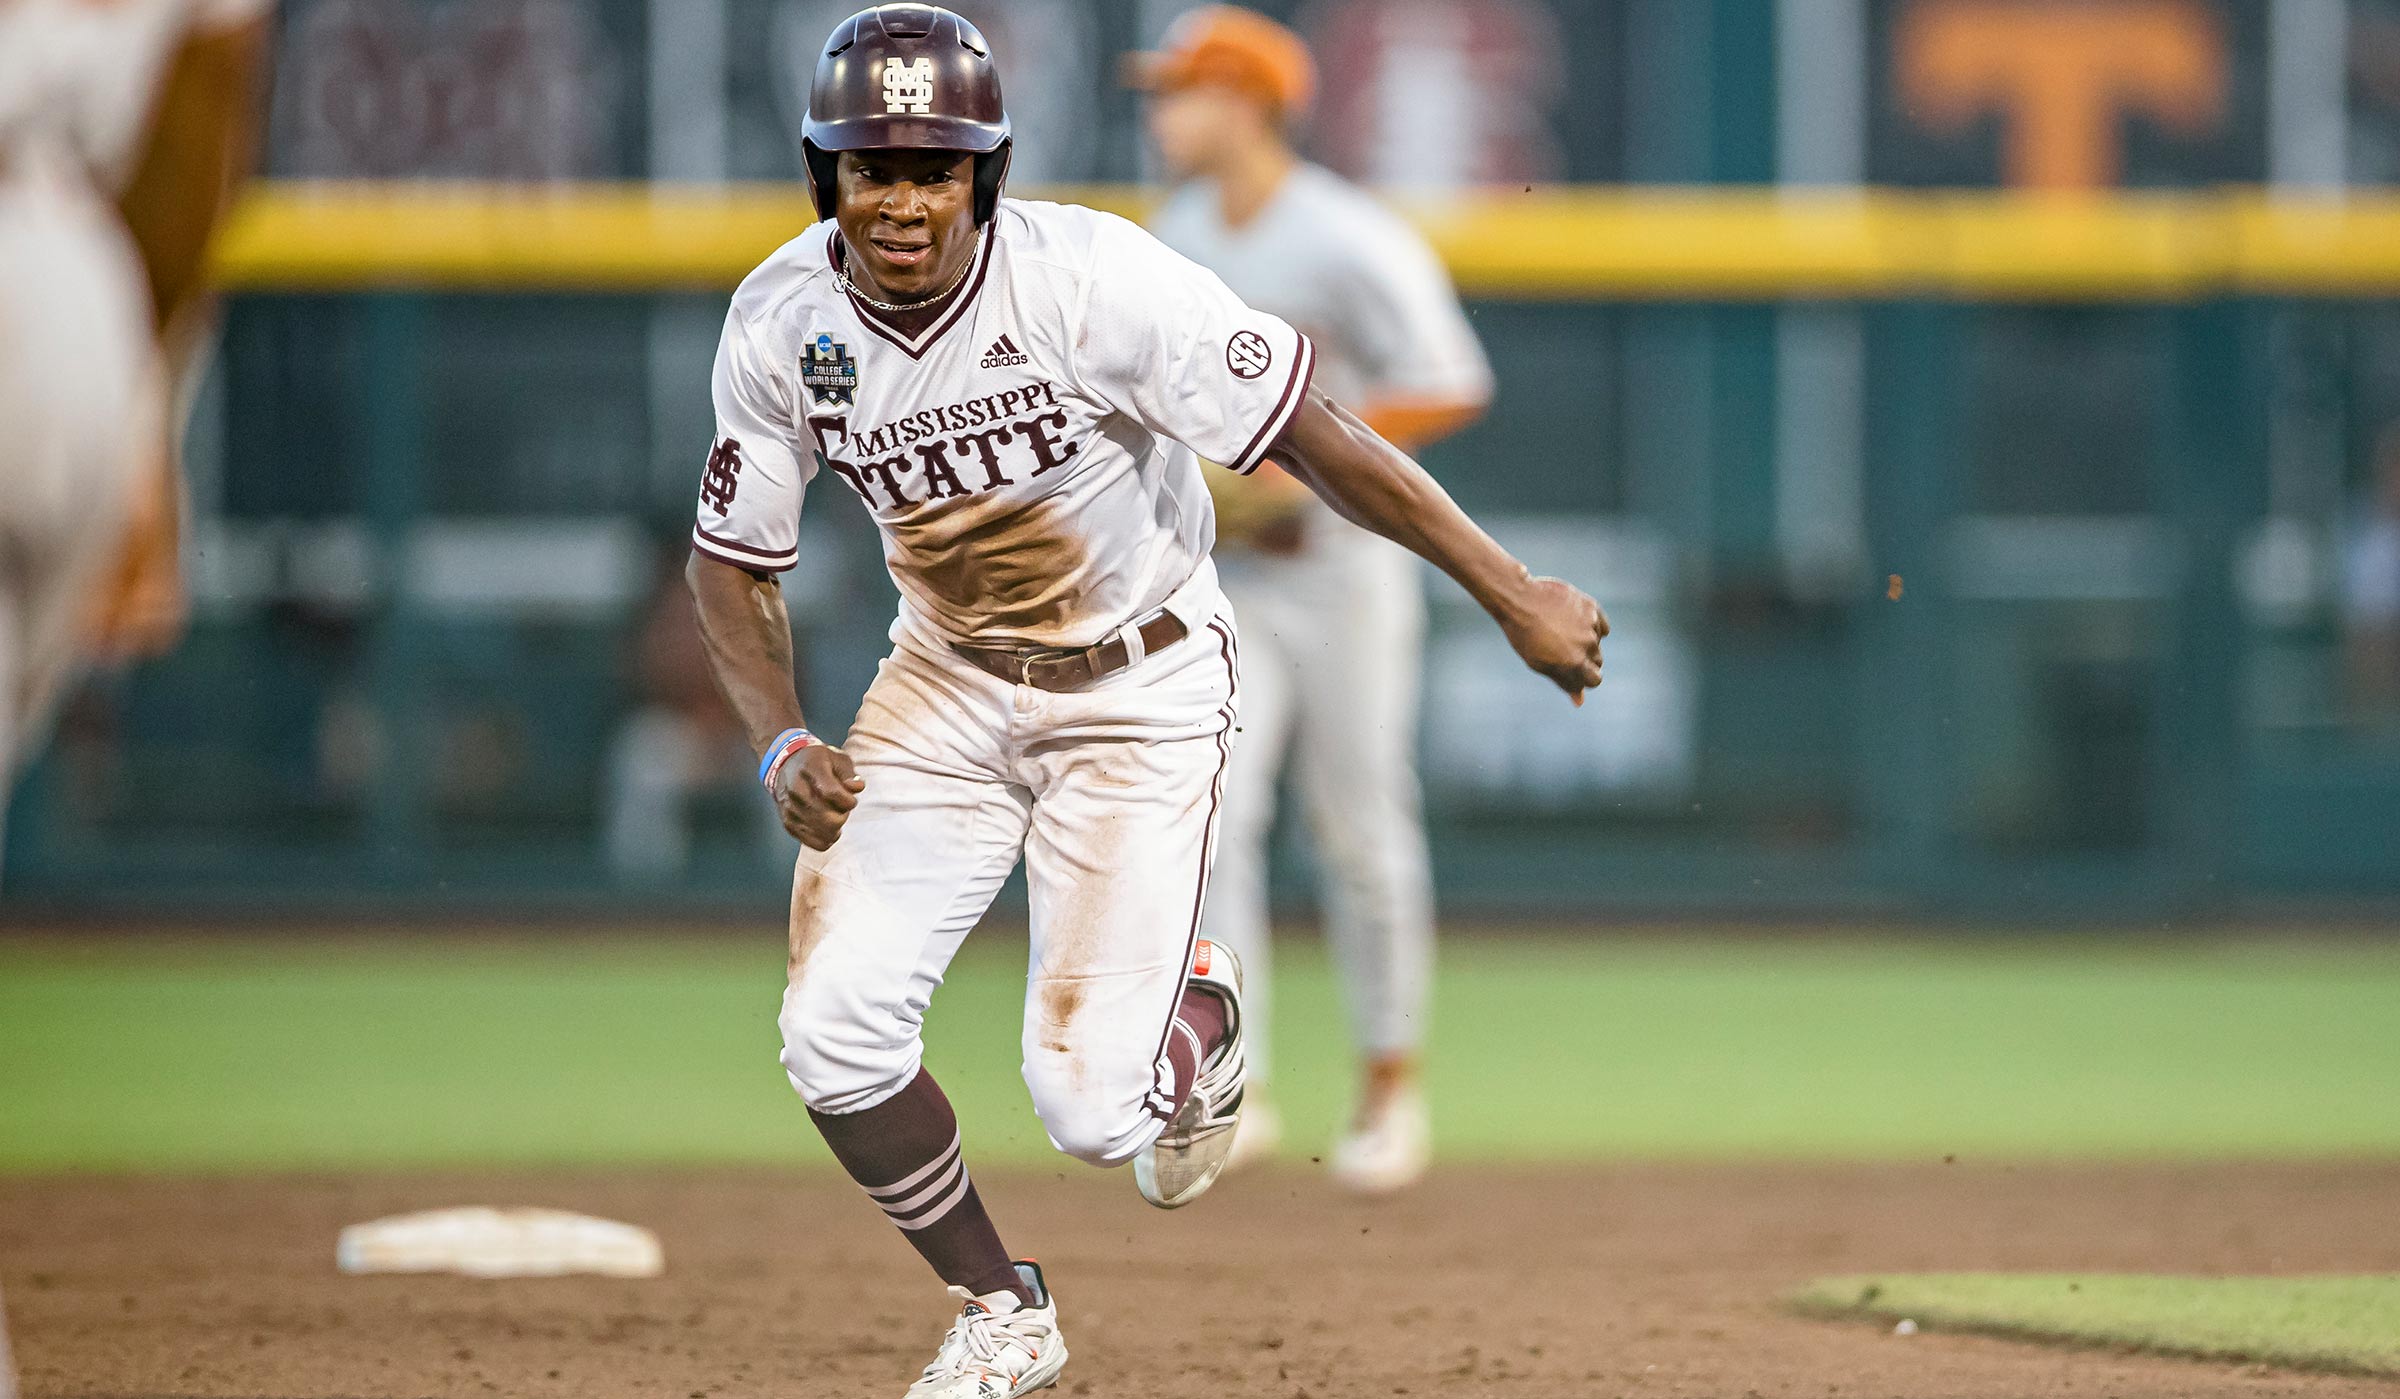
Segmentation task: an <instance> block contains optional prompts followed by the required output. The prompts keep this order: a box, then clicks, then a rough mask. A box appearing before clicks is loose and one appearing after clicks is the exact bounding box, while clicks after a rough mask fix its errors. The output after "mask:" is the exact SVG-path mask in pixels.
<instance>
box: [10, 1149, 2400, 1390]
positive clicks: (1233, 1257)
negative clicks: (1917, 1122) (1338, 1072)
mask: <svg viewBox="0 0 2400 1399" xmlns="http://www.w3.org/2000/svg"><path fill="white" fill-rule="evenodd" d="M983 1186H984V1191H985V1195H986V1198H987V1199H988V1200H989V1201H990V1202H991V1205H992V1209H993V1212H994V1214H995V1215H996V1216H997V1217H998V1218H999V1221H1000V1224H1001V1227H1002V1229H1003V1231H1004V1232H1005V1234H1006V1235H1007V1237H1008V1238H1009V1240H1010V1242H1011V1244H1012V1246H1014V1247H1016V1248H1018V1249H1021V1250H1024V1251H1027V1252H1030V1253H1032V1254H1034V1255H1036V1256H1038V1257H1039V1258H1041V1259H1042V1261H1043V1263H1044V1265H1045V1267H1046V1268H1047V1269H1048V1270H1049V1272H1050V1275H1051V1278H1052V1281H1053V1283H1054V1284H1055V1286H1056V1288H1057V1291H1058V1295H1059V1300H1060V1307H1061V1320H1062V1322H1063V1325H1064V1328H1065V1332H1066V1336H1067V1340H1068V1343H1069V1345H1070V1346H1071V1347H1072V1348H1073V1350H1074V1357H1075V1358H1074V1359H1073V1361H1071V1362H1070V1363H1069V1365H1068V1367H1067V1371H1066V1375H1065V1378H1064V1379H1063V1381H1062V1382H1061V1384H1060V1386H1059V1389H1058V1390H1057V1391H1056V1392H1057V1393H1059V1394H1061V1395H1068V1396H1079V1395H1095V1396H1129V1399H1131V1397H1136V1396H1138V1397H1139V1399H1153V1397H1155V1399H1179V1397H1180V1396H1195V1397H1197V1396H1206V1397H1207V1399H1223V1396H1235V1395H1240V1396H1249V1395H1258V1396H1271V1399H1363V1396H1378V1397H1379V1399H1380V1396H1386V1395H1416V1396H1426V1395H1437V1394H1438V1395H1494V1396H1509V1397H1510V1399H1514V1396H1526V1399H1533V1396H1562V1399H1563V1397H1564V1396H1586V1395H1590V1396H1611V1395H1625V1396H1636V1397H1637V1399H1640V1397H1642V1396H1670V1395H1689V1396H1703V1395H1705V1396H1725V1397H1726V1399H1745V1397H1746V1396H1761V1397H1764V1396H1781V1395H1795V1396H1812V1397H1813V1396H1828V1397H1829V1399H1868V1397H1870V1396H1886V1395H1890V1396H1911V1399H1934V1397H1936V1396H1958V1399H1986V1397H1987V1396H1989V1397H1990V1399H2000V1396H2009V1397H2010V1399H2016V1397H2018V1396H2028V1395H2090V1396H2095V1399H2102V1397H2105V1396H2114V1397H2115V1399H2133V1396H2148V1395H2243V1396H2268V1395H2284V1394H2296V1395H2308V1396H2324V1399H2335V1396H2351V1395H2358V1396H2366V1395H2380V1396H2391V1395H2394V1394H2400V1378H2395V1379H2373V1378H2358V1377H2339V1376H2327V1375H2309V1374H2300V1373H2295V1372H2291V1371H2284V1370H2270V1369H2266V1368H2263V1367H2257V1366H2239V1365H2225V1364H2216V1363H2208V1362H2199V1361H2187V1360H2177V1359H2170V1358H2164V1357H2156V1356H2144V1355H2131V1354H2120V1353H2114V1352H2106V1351H2092V1350H2082V1351H2075V1350H2054V1349H2046V1348H2043V1347H2039V1346H2033V1345H2026V1344H2019V1343H2014V1342H2008V1341H2000V1340H1991V1339H1984V1338H1979V1337H1972V1336H1950V1335H1940V1334H1933V1333H1926V1334H1920V1335H1916V1336H1912V1337H1898V1336H1893V1335H1891V1334H1889V1333H1888V1332H1886V1331H1884V1330H1883V1329H1881V1328H1879V1327H1870V1326H1865V1325H1850V1324H1841V1323H1828V1322H1821V1321H1810V1320H1803V1319H1800V1318H1798V1317H1794V1316H1791V1315H1789V1314H1787V1313H1785V1312H1784V1311H1783V1310H1782V1309H1781V1308H1780V1306H1779V1304H1778V1301H1777V1299H1778V1297H1779V1296H1780V1295H1781V1294H1782V1293H1783V1292H1784V1291H1786V1290H1787V1289H1789V1288H1791V1287H1793V1286H1795V1285H1797V1284H1799V1283H1801V1282H1803V1281H1805V1280H1806V1279H1808V1278H1810V1277H1813V1276H1816V1275H1819V1274H1824V1273H1835V1272H1872V1271H1901V1270H1916V1269H1950V1270H1955V1269H1983V1268H2002V1269H2028V1270H2032V1269H2040V1270H2049V1271H2064V1270H2110V1271H2113V1270H2126V1271H2169V1272H2196V1273H2218V1272H2255V1273H2299V1272H2394V1271H2400V1209H2396V1208H2395V1207H2394V1201H2395V1200H2400V1164H2385V1165H2355V1166H2322V1167H2319V1166H2296V1165H2295V1166H2240V1167H2234V1166H2226V1167H2205V1166H2195V1167H2173V1168H2097V1167H2094V1168H2059V1167H2032V1166H2027V1167H2020V1168H2014V1169H2011V1168H2007V1167H2001V1166H1979V1165H1974V1164H1965V1165H1926V1166H1908V1167H1884V1168H1818V1167H1808V1168H1795V1167H1763V1166H1762V1167H1669V1166H1644V1167H1613V1168H1605V1169H1564V1168H1543V1169H1531V1168H1527V1169H1489V1168H1481V1169H1466V1168H1455V1169H1451V1170H1448V1171H1445V1172H1442V1173H1439V1174H1437V1176H1436V1177H1435V1179H1434V1180H1433V1181H1432V1182H1431V1183H1430V1184H1429V1185H1428V1186H1427V1187H1426V1188H1424V1189H1423V1190H1421V1191H1419V1192H1417V1193H1415V1194H1413V1195H1410V1196H1407V1197H1404V1198H1402V1199H1400V1200H1397V1201H1392V1202H1386V1203H1381V1204H1365V1203H1360V1202H1356V1201H1351V1200H1347V1199H1344V1198H1342V1197H1341V1196H1339V1195H1336V1194H1335V1193H1333V1192H1332V1190H1331V1189H1330V1188H1329V1187H1327V1186H1326V1185H1325V1184H1324V1183H1323V1181H1322V1180H1321V1178H1320V1177H1319V1176H1318V1175H1317V1174H1316V1173H1314V1172H1311V1171H1309V1170H1307V1169H1306V1168H1304V1167H1297V1166H1295V1167H1290V1168H1285V1169H1281V1170H1277V1171H1269V1172H1263V1173H1258V1174H1253V1175H1247V1176H1236V1177H1232V1178H1229V1179H1228V1180H1226V1181H1225V1182H1224V1183H1223V1184H1221V1185H1220V1186H1219V1188H1218V1191H1217V1193H1215V1194H1214V1195H1212V1196H1211V1197H1210V1198H1209V1199H1208V1200H1206V1201H1204V1202H1202V1203H1201V1204H1199V1205H1197V1206H1195V1207H1193V1208H1192V1209H1189V1210H1186V1211H1182V1212H1180V1213H1177V1214H1171V1215H1162V1214H1160V1213H1158V1212H1156V1211H1153V1210H1151V1209H1149V1208H1148V1207H1146V1206H1144V1205H1143V1204H1141V1203H1140V1201H1139V1200H1138V1199H1137V1198H1136V1197H1135V1195H1134V1191H1133V1186H1132V1182H1131V1181H1130V1180H1129V1179H1127V1178H1126V1177H1125V1176H1124V1175H1123V1174H1122V1173H1114V1174H1109V1175H1100V1174H1098V1173H1094V1172H1091V1171H1088V1170H1085V1169H1083V1168H1081V1167H1075V1168H1072V1169H1067V1168H1062V1169H1061V1170H1059V1171H1056V1172H1038V1173H1024V1172H1018V1173H1014V1174H1002V1173H993V1174H992V1175H991V1176H990V1177H989V1178H987V1179H985V1180H984V1182H983ZM465 1203H481V1204H541V1205H552V1206H560V1207H565V1208H571V1209H580V1210H586V1211H589V1212H592V1213H595V1214H602V1215H607V1216H610V1217H614V1218H620V1219H627V1220H632V1221H635V1222H638V1223H642V1224H646V1225H649V1226H651V1227H653V1228H655V1229H657V1230H658V1231H659V1233H660V1235H661V1237H662V1238H663V1239H664V1241H665V1244H666V1249H667V1261H668V1274H667V1276H666V1277H664V1278H662V1279H658V1280H654V1281H644V1282H620V1281H597V1280H588V1279H578V1280H548V1281H534V1282H472V1281H466V1280H462V1279H455V1278H392V1277H380V1278H346V1277H342V1276H340V1275H338V1274H337V1273H336V1272H335V1271H334V1268H333V1243H334V1236H335V1233H336V1231H337V1230H338V1229H339V1228H340V1227H341V1226H342V1225H344V1224H346V1223H351V1222H354V1221H356V1220H360V1219H366V1218H370V1217H373V1216H376V1215H381V1214H387V1213H392V1212H396V1211H400V1210H407V1209H416V1208H423V1207H427V1206H433V1205H443V1204H465ZM0 1287H5V1291H6V1297H7V1300H8V1305H9V1311H10V1313H11V1318H12V1321H13V1323H14V1328H15V1330H16V1332H17V1342H18V1347H19V1358H20V1362H21V1364H22V1365H23V1367H24V1370H25V1380H26V1390H27V1394H28V1395H29V1396H34V1397H37V1399H48V1397H49V1396H78V1399H99V1397H100V1396H108V1397H109V1399H133V1397H134V1396H140V1399H164V1396H194V1397H197V1396H209V1399H230V1397H231V1396H243V1397H244V1399H334V1397H335V1396H341V1397H342V1399H366V1397H367V1396H374V1397H375V1399H415V1396H427V1395H441V1396H457V1395H464V1396H477V1395H525V1396H545V1397H547V1396H558V1397H559V1399H567V1396H574V1397H575V1399H613V1396H627V1399H631V1396H643V1399H656V1397H657V1396H666V1397H667V1399H683V1396H693V1399H703V1397H704V1399H751V1396H758V1399H765V1397H766V1396H776V1397H777V1399H783V1397H784V1396H808V1399H816V1397H817V1396H833V1397H837V1399H846V1396H852V1395H857V1396H868V1397H869V1399H894V1397H895V1396H897V1395H898V1394H899V1393H900V1391H901V1390H902V1389H903V1388H905V1387H906V1385H907V1382H908V1381H909V1380H910V1379H911V1378H913V1377H914V1376H915V1373H916V1371H917V1369H918V1367H919V1366H920V1365H922V1364H923V1363H924V1361H925V1360H926V1359H927V1358H928V1357H929V1356H930V1355H931V1354H932V1350H933V1347H934V1344H935V1342H936V1341H937V1340H938V1339H939V1337H940V1334H941V1331H942V1328H943V1326H944V1325H945V1324H946V1323H947V1319H948V1316H949V1314H950V1312H951V1310H952V1303H951V1302H950V1299H948V1298H947V1297H945V1296H944V1295H943V1294H942V1292H941V1290H940V1288H939V1287H938V1285H937V1284H935V1283H934V1282H933V1280H932V1279H931V1277H930V1275H929V1274H928V1273H927V1272H926V1271H925V1269H924V1267H923V1265H922V1264H920V1263H919V1262H918V1261H917V1259H916V1257H915V1256H914V1255H913V1254H912V1253H910V1252H909V1251H908V1250H907V1248H906V1247H905V1246H904V1245H903V1244H902V1243H901V1241H900V1240H899V1239H898V1238H897V1237H896V1236H895V1235H894V1233H893V1232H892V1230H891V1229H890V1227H889V1226H888V1225H886V1224H884V1223H883V1221H882V1218H881V1216H880V1215H878V1214H877V1213H876V1212H875V1211H874V1210H873V1209H872V1208H871V1207H870V1206H869V1205H868V1203H867V1202H866V1201H865V1200H864V1199H863V1198H861V1197H860V1196H859V1194H858V1193H857V1191H856V1190H855V1189H854V1188H853V1187H851V1186H850V1185H849V1184H847V1183H846V1182H844V1181H841V1180H839V1179H838V1178H834V1177H831V1176H828V1175H825V1174H821V1173H818V1174H809V1173H793V1174H789V1175H775V1174H767V1173H761V1172H733V1171H725V1172H689V1171H685V1172H670V1171H658V1172H639V1173H626V1172H614V1173H598V1172H592V1173H561V1174H522V1173H519V1174H505V1175H488V1174H486V1175H476V1174H463V1173H462V1174H433V1175H426V1174H414V1175H364V1176H342V1177H327V1176H268V1177H255V1176H254V1177H190V1178H149V1177H75V1178H63V1177H62V1178H48V1179H43V1178H16V1179H0Z"/></svg>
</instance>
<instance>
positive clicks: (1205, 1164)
mask: <svg viewBox="0 0 2400 1399" xmlns="http://www.w3.org/2000/svg"><path fill="white" fill-rule="evenodd" d="M1186 984H1187V985H1189V986H1196V987H1199V988H1201V989H1202V990H1205V991H1211V992H1214V993H1216V994H1217V995H1218V996H1220V997H1222V998H1223V999H1224V1001H1225V1043H1223V1044H1221V1045H1219V1046H1217V1052H1216V1053H1215V1054H1212V1055H1210V1056H1209V1059H1208V1062H1207V1063H1205V1064H1202V1065H1201V1066H1200V1074H1199V1077H1198V1078H1197V1079H1196V1080H1195V1081H1194V1082H1193V1084H1192V1091H1191V1094H1190V1096H1188V1097H1186V1098H1185V1099H1184V1100H1183V1106H1182V1107H1180V1108H1177V1109H1176V1110H1175V1116H1174V1117H1173V1118H1171V1119H1169V1121H1168V1122H1167V1126H1166V1130H1165V1131H1162V1132H1160V1133H1159V1134H1158V1140H1157V1141H1155V1142H1152V1143H1151V1144H1150V1149H1149V1150H1147V1151H1144V1152H1143V1153H1142V1154H1141V1155H1139V1156H1136V1157H1134V1158H1133V1183H1134V1186H1135V1188H1137V1189H1139V1190H1140V1191H1141V1192H1142V1198H1143V1199H1145V1200H1148V1201H1149V1202H1150V1203H1151V1204H1154V1205H1156V1206H1158V1207H1159V1208H1160V1209H1162V1210H1172V1209H1180V1208H1182V1207H1183V1206H1185V1205H1188V1204H1190V1203H1191V1202H1192V1201H1194V1200H1197V1199H1199V1198H1200V1197H1201V1196H1202V1195H1205V1194H1207V1193H1208V1187H1210V1186H1211V1185H1214V1184H1216V1181H1217V1175H1218V1173H1219V1172H1221V1171H1223V1170H1224V1169H1225V1162H1226V1159H1227V1158H1228V1157H1230V1156H1232V1155H1233V1143H1234V1140H1235V1137H1236V1135H1237V1133H1236V1131H1235V1129H1236V1128H1237V1127H1239V1126H1240V1125H1241V1120H1242V1084H1243V1082H1244V1081H1245V1080H1246V1079H1247V1078H1248V1077H1249V1066H1248V1064H1247V1062H1246V1061H1245V1060H1244V1058H1243V1056H1242V959H1241V958H1239V957H1236V956H1234V955H1233V949H1232V948H1230V947H1226V946H1223V945H1221V944H1218V943H1212V942H1208V941H1205V940H1203V941H1202V942H1201V943H1200V945H1199V946H1198V947H1197V948H1195V949H1194V950H1193V952H1192V975H1191V979H1190V980H1189V981H1188V982H1187V983H1186Z"/></svg>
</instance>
